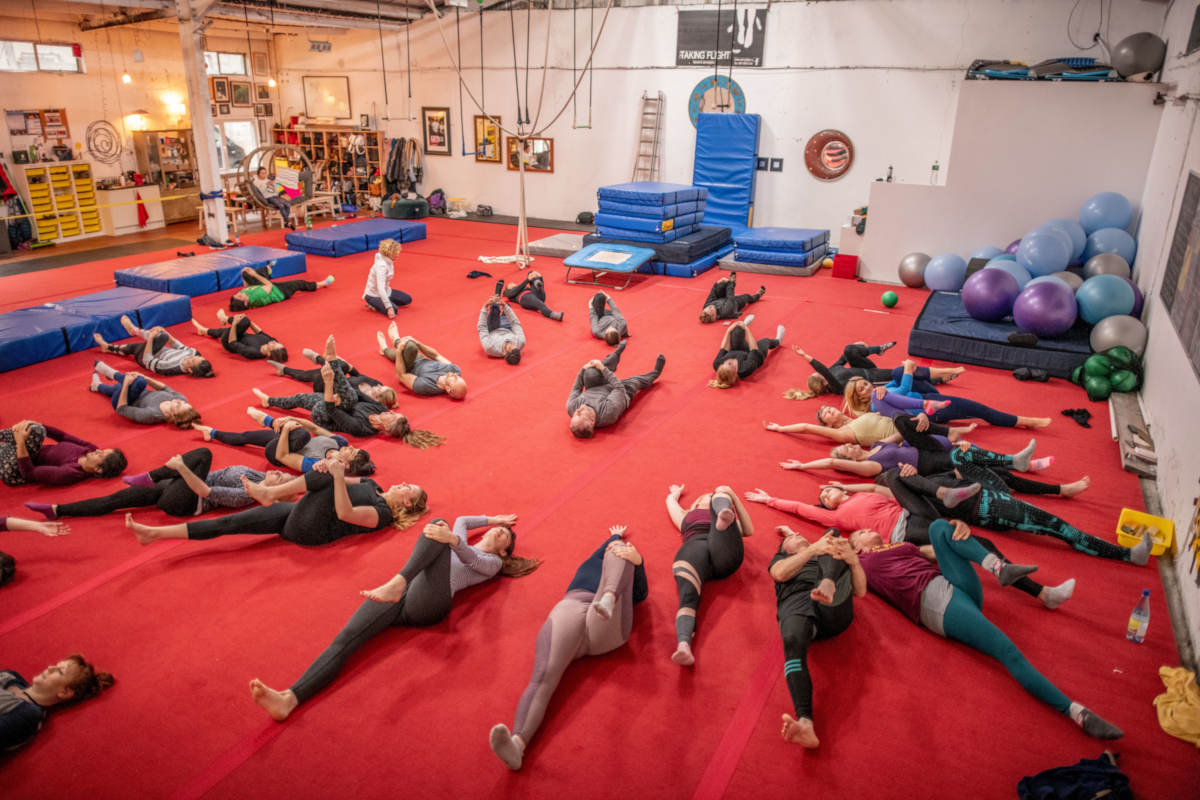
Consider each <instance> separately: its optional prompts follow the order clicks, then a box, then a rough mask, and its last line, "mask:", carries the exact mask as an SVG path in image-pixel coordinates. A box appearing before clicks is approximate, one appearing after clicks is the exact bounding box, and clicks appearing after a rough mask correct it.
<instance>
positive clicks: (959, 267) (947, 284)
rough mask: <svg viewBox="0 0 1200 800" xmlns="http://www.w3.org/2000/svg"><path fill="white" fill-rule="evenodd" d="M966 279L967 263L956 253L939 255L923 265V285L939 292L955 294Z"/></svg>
mask: <svg viewBox="0 0 1200 800" xmlns="http://www.w3.org/2000/svg"><path fill="white" fill-rule="evenodd" d="M966 279H967V262H966V261H964V260H963V257H962V256H960V255H957V254H956V253H940V254H938V255H936V256H934V257H933V258H931V259H930V260H929V263H928V264H926V265H925V285H926V286H928V287H929V288H930V289H933V290H935V291H939V292H957V291H958V290H959V289H961V288H962V285H963V281H965V280H966Z"/></svg>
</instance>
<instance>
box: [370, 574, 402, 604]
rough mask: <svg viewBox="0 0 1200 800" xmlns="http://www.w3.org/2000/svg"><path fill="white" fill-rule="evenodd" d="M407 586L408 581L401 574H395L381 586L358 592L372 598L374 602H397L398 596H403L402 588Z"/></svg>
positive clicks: (398, 600)
mask: <svg viewBox="0 0 1200 800" xmlns="http://www.w3.org/2000/svg"><path fill="white" fill-rule="evenodd" d="M407 587H408V581H407V580H405V578H404V576H403V575H397V576H396V577H394V578H392V579H391V580H390V581H388V582H387V583H385V584H384V585H383V586H377V587H376V588H374V589H367V590H365V591H362V592H359V594H361V595H362V596H363V597H365V598H367V599H368V600H374V601H375V602H376V603H398V602H400V598H401V597H404V590H405V589H406V588H407Z"/></svg>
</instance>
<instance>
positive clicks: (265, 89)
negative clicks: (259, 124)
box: [254, 83, 271, 103]
mask: <svg viewBox="0 0 1200 800" xmlns="http://www.w3.org/2000/svg"><path fill="white" fill-rule="evenodd" d="M254 99H255V100H257V101H259V102H260V103H261V102H264V101H267V100H270V99H271V87H270V86H267V85H266V84H265V83H256V84H254Z"/></svg>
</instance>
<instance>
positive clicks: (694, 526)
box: [679, 508, 712, 542]
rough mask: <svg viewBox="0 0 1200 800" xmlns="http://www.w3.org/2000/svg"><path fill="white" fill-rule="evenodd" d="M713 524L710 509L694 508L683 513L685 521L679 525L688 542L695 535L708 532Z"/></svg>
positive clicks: (684, 538)
mask: <svg viewBox="0 0 1200 800" xmlns="http://www.w3.org/2000/svg"><path fill="white" fill-rule="evenodd" d="M711 524H712V512H711V511H710V510H709V509H707V508H694V509H692V510H691V511H689V512H687V513H686V514H684V515H683V522H682V523H681V524H680V526H679V532H680V533H681V534H683V540H684V541H685V542H686V541H687V540H688V539H690V538H692V537H693V536H698V535H699V534H701V533H708V529H709V526H710V525H711Z"/></svg>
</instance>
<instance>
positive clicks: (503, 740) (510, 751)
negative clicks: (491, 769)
mask: <svg viewBox="0 0 1200 800" xmlns="http://www.w3.org/2000/svg"><path fill="white" fill-rule="evenodd" d="M488 744H490V745H491V746H492V752H493V753H495V754H496V756H497V757H498V758H499V759H500V760H501V761H503V762H504V765H505V766H506V767H508V768H509V769H511V770H513V771H514V772H515V771H516V770H519V769H520V768H521V762H522V761H523V760H524V758H525V751H524V750H522V749H521V747H520V746H519V745H518V744H517V743H516V742H515V741H513V737H512V734H511V733H509V732H508V726H507V725H505V724H504V723H503V722H501V723H498V724H496V725H493V726H492V731H491V733H489V734H488Z"/></svg>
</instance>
